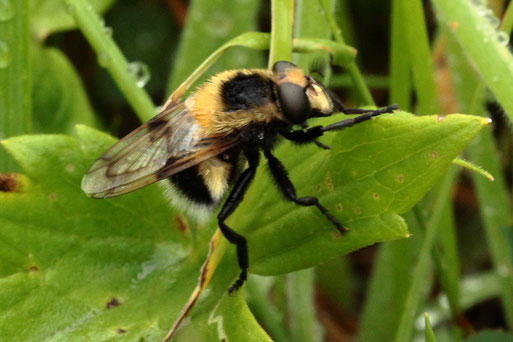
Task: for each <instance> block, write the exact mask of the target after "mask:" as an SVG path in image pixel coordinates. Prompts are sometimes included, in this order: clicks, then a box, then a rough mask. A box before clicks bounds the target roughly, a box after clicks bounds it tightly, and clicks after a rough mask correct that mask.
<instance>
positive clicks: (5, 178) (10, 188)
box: [0, 173, 18, 192]
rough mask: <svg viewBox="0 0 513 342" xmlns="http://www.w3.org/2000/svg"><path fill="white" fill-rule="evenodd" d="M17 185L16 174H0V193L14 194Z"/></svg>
mask: <svg viewBox="0 0 513 342" xmlns="http://www.w3.org/2000/svg"><path fill="white" fill-rule="evenodd" d="M17 184H18V175H17V174H16V173H0V191H3V192H15V191H16V185H17Z"/></svg>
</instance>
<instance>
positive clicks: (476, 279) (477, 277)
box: [426, 272, 501, 326]
mask: <svg viewBox="0 0 513 342" xmlns="http://www.w3.org/2000/svg"><path fill="white" fill-rule="evenodd" d="M459 287H460V289H461V306H462V309H463V310H467V309H469V308H471V307H473V306H475V305H477V304H479V303H482V302H485V301H487V300H491V299H493V298H496V297H497V296H499V295H500V292H501V289H500V285H499V279H498V276H497V274H496V273H495V272H483V273H479V274H473V275H469V276H465V277H464V278H463V279H461V280H460V286H459ZM446 302H447V297H446V296H445V294H441V295H439V296H438V297H437V298H435V299H434V300H433V301H432V302H431V304H430V305H429V306H428V308H427V310H426V311H427V312H428V313H429V315H430V316H431V317H432V318H431V321H432V324H433V325H435V326H436V325H438V324H441V323H442V322H444V321H445V320H447V319H449V318H450V317H451V312H450V310H449V308H448V307H447V305H446Z"/></svg>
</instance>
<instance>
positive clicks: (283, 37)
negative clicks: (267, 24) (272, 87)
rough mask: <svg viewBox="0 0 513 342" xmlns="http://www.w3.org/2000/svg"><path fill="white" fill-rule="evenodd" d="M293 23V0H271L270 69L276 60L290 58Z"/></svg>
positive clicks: (288, 59) (287, 59) (289, 59)
mask: <svg viewBox="0 0 513 342" xmlns="http://www.w3.org/2000/svg"><path fill="white" fill-rule="evenodd" d="M293 25H294V0H272V1H271V46H270V51H269V63H268V65H267V67H268V68H269V69H271V68H272V67H273V65H274V63H276V62H277V61H291V60H292V27H293Z"/></svg>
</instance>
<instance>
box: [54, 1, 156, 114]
mask: <svg viewBox="0 0 513 342" xmlns="http://www.w3.org/2000/svg"><path fill="white" fill-rule="evenodd" d="M62 1H63V2H64V3H65V5H66V6H67V7H68V9H69V11H70V13H71V15H72V16H73V18H74V19H75V21H76V23H77V25H78V27H79V28H80V30H81V31H82V33H83V34H84V36H85V37H86V39H87V40H88V41H89V44H91V46H92V47H93V49H94V50H95V51H96V55H97V56H98V62H99V63H100V65H102V66H103V67H105V68H106V69H107V70H108V71H109V73H110V75H111V76H112V78H113V79H114V81H115V82H116V84H117V86H118V87H119V89H120V90H121V92H122V93H123V95H124V96H125V98H126V99H127V101H128V102H129V103H130V105H131V106H132V108H133V109H134V111H135V113H136V114H137V116H138V117H139V119H140V120H141V121H147V120H148V119H150V118H151V117H152V116H154V115H155V114H156V110H155V106H154V104H153V102H152V100H151V98H150V96H149V95H148V93H146V91H145V90H144V89H143V88H141V87H139V86H138V85H137V80H136V78H135V77H134V75H132V74H131V73H130V71H129V63H128V61H127V60H126V58H125V56H123V53H122V52H121V50H120V49H119V47H118V46H117V45H116V43H115V42H114V40H113V39H112V37H110V35H108V34H107V33H106V32H105V25H104V24H103V22H102V20H101V18H100V17H99V16H98V15H97V14H96V13H95V12H94V11H93V9H92V7H91V6H90V5H89V3H88V2H87V1H86V0H62Z"/></svg>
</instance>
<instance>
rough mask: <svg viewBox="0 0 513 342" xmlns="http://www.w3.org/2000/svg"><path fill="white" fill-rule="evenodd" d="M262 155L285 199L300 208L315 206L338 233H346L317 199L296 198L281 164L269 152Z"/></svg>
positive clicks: (265, 151) (294, 190) (266, 151)
mask: <svg viewBox="0 0 513 342" xmlns="http://www.w3.org/2000/svg"><path fill="white" fill-rule="evenodd" d="M264 154H265V157H266V158H267V161H268V164H269V168H270V169H271V173H272V174H273V176H274V179H275V180H276V184H277V185H278V188H279V189H280V191H281V192H282V193H283V195H284V196H285V198H286V199H288V200H289V201H292V202H294V203H296V204H299V205H302V206H316V207H317V209H319V211H320V212H321V213H323V214H324V216H326V218H327V219H328V220H329V221H330V222H331V223H332V224H333V225H334V226H335V227H336V228H337V229H338V231H339V232H341V233H343V232H345V231H347V229H346V228H344V227H342V225H341V224H340V223H339V222H338V220H337V219H336V218H335V217H334V216H333V215H331V214H330V213H329V212H328V209H326V208H325V207H323V206H322V205H321V204H320V203H319V200H318V199H317V197H297V195H296V189H294V185H293V184H292V182H291V181H290V179H289V176H288V175H287V171H286V170H285V167H283V164H282V163H281V162H280V161H279V160H278V159H277V158H276V157H275V156H274V155H272V153H271V151H268V150H264Z"/></svg>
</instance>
